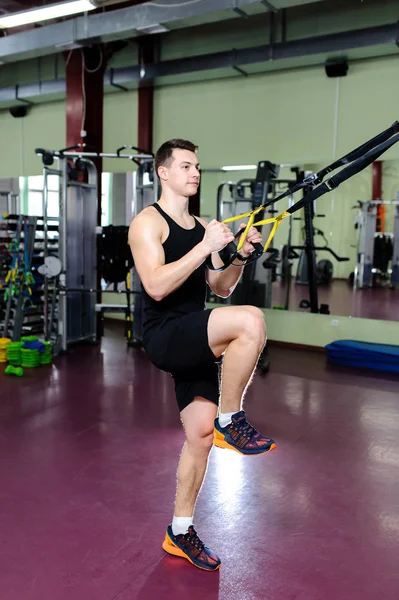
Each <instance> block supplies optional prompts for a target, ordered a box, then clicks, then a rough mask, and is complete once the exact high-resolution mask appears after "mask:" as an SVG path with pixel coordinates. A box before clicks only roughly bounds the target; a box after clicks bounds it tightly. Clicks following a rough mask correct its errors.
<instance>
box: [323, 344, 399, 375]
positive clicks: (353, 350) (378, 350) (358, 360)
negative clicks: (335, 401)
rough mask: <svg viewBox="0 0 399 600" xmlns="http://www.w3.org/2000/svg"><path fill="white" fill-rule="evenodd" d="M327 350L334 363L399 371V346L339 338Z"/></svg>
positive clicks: (329, 358) (393, 371)
mask: <svg viewBox="0 0 399 600" xmlns="http://www.w3.org/2000/svg"><path fill="white" fill-rule="evenodd" d="M326 350H327V360H328V362H330V363H332V364H336V365H338V364H339V365H346V366H350V367H360V368H363V369H372V370H373V369H374V370H377V371H387V372H391V373H399V346H393V345H389V344H372V343H368V342H357V341H354V340H338V341H336V342H332V343H331V344H328V345H327V346H326Z"/></svg>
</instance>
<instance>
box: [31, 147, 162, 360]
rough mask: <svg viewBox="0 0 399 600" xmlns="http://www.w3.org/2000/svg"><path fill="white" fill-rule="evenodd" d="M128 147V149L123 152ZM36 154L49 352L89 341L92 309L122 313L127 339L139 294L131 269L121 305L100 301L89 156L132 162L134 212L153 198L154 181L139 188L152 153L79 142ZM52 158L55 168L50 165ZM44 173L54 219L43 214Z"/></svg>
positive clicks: (94, 176)
mask: <svg viewBox="0 0 399 600" xmlns="http://www.w3.org/2000/svg"><path fill="white" fill-rule="evenodd" d="M129 150H130V151H132V150H133V152H129V153H127V152H126V151H129ZM124 151H125V152H124ZM36 154H38V155H41V157H42V161H43V165H44V168H43V175H44V189H43V215H44V216H43V219H44V236H43V242H44V244H43V246H44V249H43V265H42V268H41V269H39V272H41V274H42V276H43V290H44V314H43V318H44V332H45V339H46V340H50V341H52V342H53V344H54V349H55V352H57V351H63V352H65V351H67V349H68V347H69V345H70V344H73V343H76V342H83V341H88V342H95V341H96V340H97V336H98V333H97V319H96V313H97V314H98V313H101V314H104V312H121V311H122V312H125V313H126V320H127V321H128V322H129V324H130V325H131V328H130V329H129V332H128V339H133V338H134V337H135V335H136V333H135V332H134V328H135V325H134V323H135V317H134V315H133V308H132V303H131V297H132V295H133V294H135V295H137V297H140V295H139V292H138V289H137V286H136V283H135V282H136V279H138V278H137V277H136V274H135V272H134V269H133V268H132V269H131V272H130V277H129V278H128V280H129V281H130V286H129V287H128V288H127V289H126V290H125V291H123V292H122V293H124V294H126V298H127V305H126V306H123V305H118V304H116V305H115V304H114V305H112V304H104V303H102V302H101V294H102V293H103V291H104V290H102V289H99V288H98V276H97V235H99V234H101V232H102V228H101V227H98V226H97V197H98V173H97V168H96V166H95V164H94V162H93V159H94V158H100V157H101V158H112V159H120V158H124V159H128V160H131V161H133V162H134V163H135V164H136V165H137V171H136V177H135V178H134V181H136V182H137V184H136V186H133V195H134V201H135V202H136V210H137V211H139V210H141V208H140V206H142V207H144V205H145V204H144V203H145V202H147V201H149V199H150V197H151V199H152V201H155V200H156V199H157V184H156V181H155V182H152V183H151V185H150V186H149V187H150V188H151V193H149V194H148V193H146V194H145V195H144V192H143V190H142V189H141V187H140V186H141V183H140V182H142V181H143V179H144V174H145V173H147V175H148V174H151V173H152V171H153V162H154V157H153V155H152V154H150V153H146V152H144V151H143V150H141V149H140V148H137V147H134V146H122V147H121V148H118V150H117V151H116V152H115V153H98V152H89V151H86V150H85V148H84V146H83V147H82V146H80V145H79V146H73V147H70V148H66V149H64V150H58V151H55V150H44V149H41V148H38V149H36ZM54 162H56V163H57V164H56V167H53V164H54ZM50 175H55V176H57V177H58V179H59V181H58V190H59V192H58V194H59V196H58V201H59V217H58V218H56V219H55V218H51V217H49V216H48V193H49V186H48V177H49V176H50ZM146 191H147V192H148V189H147V190H146ZM126 243H128V242H127V239H126ZM136 304H137V303H136V302H135V303H134V306H135V307H136ZM138 304H140V302H139V303H138ZM134 310H136V308H135V309H134ZM139 335H140V331H138V333H137V336H139Z"/></svg>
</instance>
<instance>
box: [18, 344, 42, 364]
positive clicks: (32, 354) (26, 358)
mask: <svg viewBox="0 0 399 600" xmlns="http://www.w3.org/2000/svg"><path fill="white" fill-rule="evenodd" d="M21 356H22V360H21V366H22V367H26V368H29V367H31V368H33V367H38V366H39V365H40V352H39V350H31V349H30V348H22V350H21Z"/></svg>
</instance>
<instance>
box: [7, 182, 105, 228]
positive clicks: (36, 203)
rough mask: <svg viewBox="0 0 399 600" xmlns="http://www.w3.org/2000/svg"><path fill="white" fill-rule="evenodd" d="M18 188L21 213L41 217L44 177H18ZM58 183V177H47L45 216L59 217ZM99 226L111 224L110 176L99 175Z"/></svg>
mask: <svg viewBox="0 0 399 600" xmlns="http://www.w3.org/2000/svg"><path fill="white" fill-rule="evenodd" d="M19 179H20V181H19V187H20V193H21V198H22V205H21V206H22V212H23V214H25V215H29V216H31V217H41V216H43V187H44V176H43V175H33V176H30V177H20V178H19ZM59 182H60V178H59V177H58V175H48V176H47V188H48V192H47V201H48V205H47V216H49V217H58V216H59ZM101 186H102V187H101V225H102V226H103V227H105V226H106V225H110V224H111V222H112V174H111V173H102V174H101Z"/></svg>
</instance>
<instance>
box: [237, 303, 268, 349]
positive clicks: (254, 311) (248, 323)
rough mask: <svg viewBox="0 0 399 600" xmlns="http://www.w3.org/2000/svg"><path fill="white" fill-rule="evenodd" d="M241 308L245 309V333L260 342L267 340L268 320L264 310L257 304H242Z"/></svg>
mask: <svg viewBox="0 0 399 600" xmlns="http://www.w3.org/2000/svg"><path fill="white" fill-rule="evenodd" d="M241 308H242V310H243V311H245V315H244V319H243V323H244V334H245V335H247V336H249V337H250V338H251V339H254V340H256V341H257V342H259V343H260V344H261V343H264V342H265V341H266V322H265V315H264V314H263V311H262V310H261V309H260V308H257V307H256V306H242V307H241Z"/></svg>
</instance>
